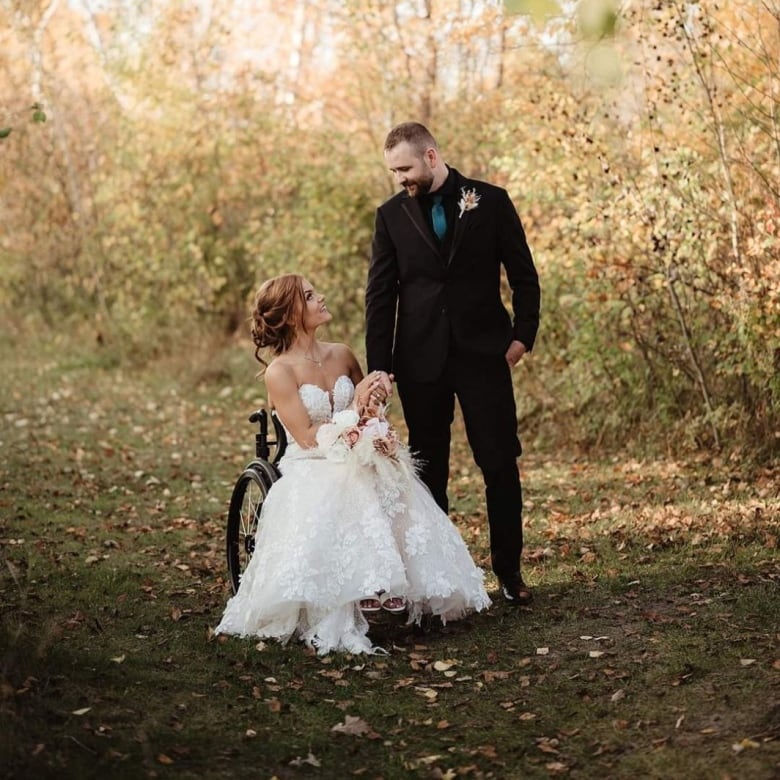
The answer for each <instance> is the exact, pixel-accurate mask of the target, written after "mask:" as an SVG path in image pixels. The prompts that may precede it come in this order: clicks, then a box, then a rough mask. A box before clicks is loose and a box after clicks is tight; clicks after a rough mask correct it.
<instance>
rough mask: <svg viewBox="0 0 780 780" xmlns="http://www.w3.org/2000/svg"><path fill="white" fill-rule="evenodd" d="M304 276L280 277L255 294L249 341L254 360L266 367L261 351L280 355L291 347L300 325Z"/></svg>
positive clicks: (266, 283)
mask: <svg viewBox="0 0 780 780" xmlns="http://www.w3.org/2000/svg"><path fill="white" fill-rule="evenodd" d="M304 307H305V301H304V299H303V277H302V276H301V275H300V274H283V275H282V276H276V277H274V278H273V279H269V280H268V281H267V282H264V283H263V284H262V286H261V287H260V289H259V290H258V291H257V293H256V294H255V301H254V305H253V307H252V341H254V342H255V347H256V348H255V357H256V358H257V359H258V360H259V361H260V362H261V363H262V364H263V365H266V362H265V360H263V358H262V357H261V356H260V351H261V350H263V349H270V350H271V351H272V352H273V353H274V355H281V354H282V352H285V351H286V350H288V349H289V348H290V345H291V344H292V343H293V341H294V340H295V336H296V334H297V332H298V329H299V328H300V327H301V325H302V324H303V310H304Z"/></svg>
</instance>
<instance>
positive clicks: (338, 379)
mask: <svg viewBox="0 0 780 780" xmlns="http://www.w3.org/2000/svg"><path fill="white" fill-rule="evenodd" d="M342 379H346V380H347V381H348V382H349V383H350V384H352V380H351V379H350V378H349V374H339V375H338V376H337V377H336V380H335V382H333V387H331V388H330V390H326V389H325V388H324V387H320V385H318V384H316V383H314V382H303V383H302V384H300V385H298V391H299V392H300V390H301V388H303V387H314V388H316V389H317V390H319V391H320V392H321V393H324V394H325V395H327V396H328V399H329V400H330V405H331V408H333V402H334V400H335V399H334V397H333V394H334V393H335V392H336V387H337V386H338V384H339V382H341V380H342Z"/></svg>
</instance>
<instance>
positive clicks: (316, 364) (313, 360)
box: [301, 352, 322, 368]
mask: <svg viewBox="0 0 780 780" xmlns="http://www.w3.org/2000/svg"><path fill="white" fill-rule="evenodd" d="M301 357H302V358H303V359H304V360H308V361H309V362H310V363H314V365H315V366H319V367H320V368H322V361H321V360H317V358H315V357H310V356H309V355H307V354H306V353H305V352H303V353H301Z"/></svg>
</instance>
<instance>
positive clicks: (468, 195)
mask: <svg viewBox="0 0 780 780" xmlns="http://www.w3.org/2000/svg"><path fill="white" fill-rule="evenodd" d="M481 197H482V196H481V195H479V194H477V191H476V189H474V188H473V187H472V188H471V189H470V190H467V189H466V188H465V187H461V188H460V200H459V201H458V208H460V214H458V219H460V218H461V217H462V216H463V214H464V212H466V211H471V210H472V209H475V208H477V206H479V199H480V198H481Z"/></svg>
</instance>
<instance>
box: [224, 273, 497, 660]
mask: <svg viewBox="0 0 780 780" xmlns="http://www.w3.org/2000/svg"><path fill="white" fill-rule="evenodd" d="M331 319H332V315H331V313H330V312H329V311H328V309H327V307H326V305H325V300H324V297H323V296H322V295H320V294H319V293H317V292H315V290H314V288H313V287H312V285H311V284H310V283H309V282H308V281H307V280H306V279H304V278H303V277H302V276H299V275H297V274H286V275H283V276H279V277H276V278H274V279H270V280H268V281H267V282H265V284H263V285H262V287H261V288H260V289H259V290H258V292H257V294H256V296H255V301H254V308H253V311H252V338H253V340H254V342H255V345H256V350H255V356H256V357H257V359H258V360H259V361H260V362H261V363H263V364H264V365H265V366H266V369H265V375H264V378H265V383H266V389H267V399H268V404H269V406H272V407H273V408H274V409H275V410H276V413H277V415H278V416H279V419H280V420H281V422H282V424H283V425H284V427H285V430H286V431H287V434H288V441H289V444H288V446H287V450H286V452H285V455H284V457H283V458H282V460H281V461H280V463H279V469H280V471H281V472H282V475H283V476H282V479H280V480H278V481H277V482H275V483H274V485H273V486H272V488H271V490H270V491H269V494H268V496H267V498H266V500H265V502H264V504H263V507H262V514H261V518H260V526H259V530H258V535H257V544H256V548H255V553H254V555H253V556H252V558H251V560H250V561H249V564H248V565H247V568H246V571H245V572H244V575H243V577H242V579H241V583H240V586H239V589H238V592H237V593H236V595H235V596H234V597H232V598H231V599H230V600H229V601H228V603H227V607H226V608H225V612H224V615H223V616H222V620H221V621H220V623H219V625H218V626H217V628H216V633H217V634H234V635H238V636H251V637H259V638H275V639H279V640H281V641H287V640H288V639H290V638H291V637H297V638H299V639H301V640H302V641H303V642H305V643H306V644H307V645H308V646H311V647H314V648H316V650H317V652H318V653H319V654H321V655H324V654H326V653H328V652H330V651H345V652H350V653H372V652H378V651H381V648H377V647H374V646H373V645H372V643H371V641H370V640H369V638H368V628H369V626H368V621H367V620H366V618H365V614H364V613H366V612H376V611H378V610H380V609H385V610H388V611H390V612H403V611H405V610H406V611H407V613H408V622H410V623H412V622H416V623H419V622H420V621H421V619H422V616H423V615H425V614H429V615H437V616H439V617H440V618H441V620H442V621H444V622H446V621H447V620H456V619H458V618H461V617H463V616H464V615H466V614H467V613H469V612H471V611H479V610H483V609H486V608H487V607H488V606H489V605H490V599H489V598H488V595H487V593H486V592H485V588H484V585H483V573H482V571H481V570H480V569H479V568H477V567H476V566H475V565H474V562H473V561H472V559H471V556H470V555H469V552H468V549H467V548H466V545H465V544H464V542H463V540H462V539H461V537H460V534H459V533H458V531H457V529H456V528H455V526H454V525H452V523H451V522H450V520H449V518H448V517H447V515H446V514H444V512H442V511H441V509H440V508H439V507H438V505H437V504H436V502H435V501H434V499H433V497H432V496H431V494H430V492H429V491H428V489H427V488H426V487H425V486H424V485H423V483H422V482H421V481H420V480H419V479H418V478H417V476H416V475H415V472H414V464H413V462H412V459H411V457H410V455H409V453H408V451H407V450H406V449H405V448H404V447H403V446H402V445H401V444H400V443H399V442H398V440H397V438H396V435H395V432H394V431H393V430H392V429H391V428H390V427H389V426H388V424H387V422H386V420H385V419H384V415H383V411H384V402H385V401H386V392H387V390H388V389H389V388H388V384H387V381H386V379H385V377H384V376H383V375H379V374H376V375H369V376H367V377H363V373H362V371H361V369H360V366H359V364H358V362H357V359H356V358H355V356H354V354H353V353H352V351H351V350H350V349H349V348H348V347H347V346H346V345H344V344H332V343H327V342H324V341H319V340H318V339H317V338H316V331H317V329H318V328H319V327H320V326H321V325H324V324H325V323H327V322H330V320H331ZM265 349H267V350H269V351H270V352H271V353H272V354H273V355H274V357H273V359H272V360H271V361H270V363H266V362H265V361H264V360H263V358H262V357H261V352H262V350H265Z"/></svg>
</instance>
